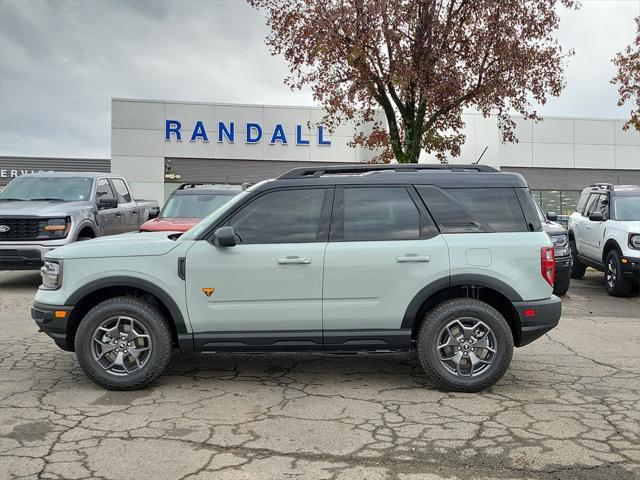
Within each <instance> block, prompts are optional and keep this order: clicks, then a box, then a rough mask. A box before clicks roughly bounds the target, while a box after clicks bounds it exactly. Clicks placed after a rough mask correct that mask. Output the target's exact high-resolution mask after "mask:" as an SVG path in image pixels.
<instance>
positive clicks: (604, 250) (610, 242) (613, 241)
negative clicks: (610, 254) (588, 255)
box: [602, 238, 622, 263]
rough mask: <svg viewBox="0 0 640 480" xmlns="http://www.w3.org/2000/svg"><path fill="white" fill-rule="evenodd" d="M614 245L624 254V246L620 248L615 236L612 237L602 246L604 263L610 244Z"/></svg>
mask: <svg viewBox="0 0 640 480" xmlns="http://www.w3.org/2000/svg"><path fill="white" fill-rule="evenodd" d="M611 245H613V247H614V248H615V249H617V250H618V252H619V253H620V254H622V248H620V244H619V243H618V242H617V241H616V239H615V238H610V239H609V240H607V241H606V243H605V244H604V245H603V246H602V263H604V262H606V261H607V259H606V255H605V253H606V251H607V250H609V246H611Z"/></svg>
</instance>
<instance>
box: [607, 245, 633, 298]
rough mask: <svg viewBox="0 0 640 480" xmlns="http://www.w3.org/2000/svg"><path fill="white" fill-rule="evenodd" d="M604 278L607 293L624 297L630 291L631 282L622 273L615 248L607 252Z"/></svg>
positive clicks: (618, 255)
mask: <svg viewBox="0 0 640 480" xmlns="http://www.w3.org/2000/svg"><path fill="white" fill-rule="evenodd" d="M604 280H605V285H606V287H607V293H608V294H609V295H611V296H613V297H624V296H625V295H629V292H631V282H630V281H629V280H627V279H626V278H624V275H622V263H621V262H620V254H619V253H618V251H617V250H615V249H614V250H611V251H610V252H609V253H608V254H607V258H606V260H605V264H604Z"/></svg>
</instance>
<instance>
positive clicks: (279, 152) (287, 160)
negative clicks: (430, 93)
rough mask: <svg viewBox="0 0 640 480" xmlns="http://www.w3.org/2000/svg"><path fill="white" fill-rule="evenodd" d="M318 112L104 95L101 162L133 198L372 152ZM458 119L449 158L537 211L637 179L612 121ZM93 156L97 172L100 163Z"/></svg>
mask: <svg viewBox="0 0 640 480" xmlns="http://www.w3.org/2000/svg"><path fill="white" fill-rule="evenodd" d="M323 115H324V111H323V110H322V109H318V108H310V107H288V106H267V105H236V104H221V103H217V104H212V103H189V102H172V101H149V100H130V99H114V100H112V116H111V119H112V122H111V164H110V168H111V171H112V172H114V173H117V174H121V175H124V176H125V177H126V178H127V179H128V180H129V182H130V183H131V185H132V187H133V189H134V193H135V194H136V196H137V197H139V198H152V199H156V200H158V201H160V202H163V201H164V199H165V198H166V196H167V195H168V194H170V192H171V191H173V189H175V188H176V187H177V186H178V185H179V184H180V183H189V182H194V183H198V182H207V183H225V182H228V183H236V184H237V183H243V182H256V181H259V180H262V179H265V178H272V177H275V176H278V175H280V174H281V173H283V172H285V171H287V170H289V169H291V168H294V167H296V166H301V165H309V164H326V163H342V162H345V163H358V162H366V161H368V160H370V159H371V158H373V157H374V156H375V153H376V152H371V151H369V150H366V149H363V148H361V147H355V148H354V147H351V146H350V145H349V144H350V142H351V140H352V138H353V135H354V132H355V131H357V130H358V129H357V127H356V126H355V125H354V124H350V125H343V126H341V127H339V128H337V129H336V130H335V131H334V132H329V131H328V130H327V129H326V128H324V127H323V126H322V124H321V120H322V117H323ZM464 121H465V123H466V127H465V129H464V134H465V135H466V143H465V144H464V146H463V148H462V154H461V156H460V157H457V158H450V159H449V160H450V162H451V163H473V162H475V161H477V160H478V158H479V157H480V155H482V154H483V152H484V155H483V156H482V159H481V163H483V164H488V165H492V166H496V167H499V168H501V169H502V170H508V171H516V172H519V173H521V174H522V175H523V176H524V177H525V178H526V179H527V181H528V182H529V185H530V187H531V189H532V190H533V191H534V193H535V194H536V196H537V197H538V200H539V201H540V203H541V204H542V205H543V208H544V209H546V210H553V211H556V212H558V213H559V214H567V213H570V211H571V210H572V209H573V208H574V207H575V203H576V202H577V199H578V196H579V192H580V190H581V189H582V188H584V187H585V186H587V185H589V184H591V183H594V182H611V183H625V184H629V183H632V184H640V133H639V132H637V131H636V130H633V129H630V130H628V131H623V130H622V126H623V124H624V121H623V120H621V119H611V120H603V119H589V118H566V117H562V118H561V117H546V118H545V119H544V120H543V121H541V122H539V123H533V122H530V121H525V120H523V119H522V118H519V117H515V121H516V123H517V128H516V132H515V133H516V136H517V137H518V139H519V142H518V143H515V144H504V143H502V142H501V135H500V132H499V131H498V128H497V125H496V121H495V119H494V118H484V117H482V115H476V114H464ZM365 129H366V127H365ZM365 133H366V130H365ZM485 149H486V150H485ZM54 160H55V161H54ZM98 161H99V162H102V163H100V165H99V166H100V168H102V167H104V165H103V163H104V162H108V160H98ZM421 161H430V159H428V158H422V159H421ZM25 162H26V163H25ZM74 162H75V163H74ZM40 164H42V165H40ZM54 165H56V167H55V168H54V167H53V166H54ZM74 165H76V167H74ZM92 165H93V164H92ZM107 165H108V163H107ZM0 167H2V168H4V169H5V170H7V171H8V172H13V171H14V170H15V171H16V172H20V171H22V170H24V171H29V170H32V169H41V170H50V169H53V170H55V169H65V168H66V169H74V168H76V169H77V168H80V169H86V168H87V163H86V161H84V160H82V161H81V160H80V159H75V160H73V161H71V160H69V161H67V162H66V163H65V161H64V159H27V158H20V157H0ZM63 167H64V168H63ZM105 168H108V167H105ZM21 169H22V170H21ZM16 174H17V173H16ZM5 180H7V181H8V180H10V178H7V179H5Z"/></svg>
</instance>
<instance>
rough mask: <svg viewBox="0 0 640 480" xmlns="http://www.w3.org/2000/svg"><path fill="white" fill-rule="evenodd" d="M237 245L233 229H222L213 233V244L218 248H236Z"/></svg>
mask: <svg viewBox="0 0 640 480" xmlns="http://www.w3.org/2000/svg"><path fill="white" fill-rule="evenodd" d="M237 243H238V242H236V234H235V232H234V231H233V227H220V228H219V229H217V230H216V231H215V232H214V233H213V244H214V245H215V246H216V247H235V246H236V244H237Z"/></svg>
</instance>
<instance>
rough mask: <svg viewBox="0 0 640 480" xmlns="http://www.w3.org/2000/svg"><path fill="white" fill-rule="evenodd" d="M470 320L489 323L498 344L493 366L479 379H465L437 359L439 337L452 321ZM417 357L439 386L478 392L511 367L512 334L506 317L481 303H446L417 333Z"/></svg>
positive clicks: (428, 316) (427, 317)
mask: <svg viewBox="0 0 640 480" xmlns="http://www.w3.org/2000/svg"><path fill="white" fill-rule="evenodd" d="M462 317H471V318H474V319H477V320H480V321H482V322H484V323H485V324H487V325H488V326H489V327H490V328H491V329H492V330H493V333H494V335H495V338H496V342H497V349H496V350H497V351H496V357H495V359H494V361H493V363H492V364H491V365H490V366H489V367H488V368H487V369H485V370H484V371H482V372H480V373H479V374H478V375H477V376H473V377H462V376H458V375H456V374H454V373H452V372H451V371H449V370H448V369H447V368H446V367H445V366H444V365H442V363H441V362H440V359H439V358H438V353H437V346H438V334H439V332H440V331H441V329H442V328H443V327H444V326H445V325H446V324H447V323H449V322H451V321H452V320H455V319H459V318H462ZM417 343H418V357H419V359H420V363H421V364H422V368H424V371H425V373H426V374H427V376H428V377H429V378H430V379H431V380H432V381H433V382H434V383H435V384H436V385H437V386H439V387H441V388H443V389H445V390H448V391H454V392H479V391H481V390H484V389H486V388H488V387H490V386H491V385H493V384H495V383H496V382H497V381H498V380H500V379H501V378H502V376H503V375H504V373H505V372H506V371H507V369H508V368H509V365H510V363H511V357H512V355H513V335H512V333H511V329H510V328H509V325H508V324H507V321H506V320H505V319H504V317H503V316H502V315H501V314H500V312H498V311H497V310H496V309H495V308H493V307H492V306H490V305H488V304H486V303H484V302H481V301H480V300H475V299H470V298H456V299H452V300H447V301H445V302H443V303H441V304H440V305H438V306H436V307H435V308H433V309H432V310H431V311H429V312H427V314H426V315H425V318H424V321H423V322H422V325H421V326H420V331H419V334H418V339H417Z"/></svg>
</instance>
